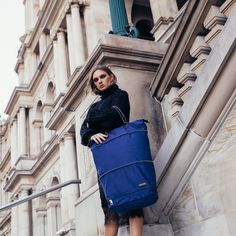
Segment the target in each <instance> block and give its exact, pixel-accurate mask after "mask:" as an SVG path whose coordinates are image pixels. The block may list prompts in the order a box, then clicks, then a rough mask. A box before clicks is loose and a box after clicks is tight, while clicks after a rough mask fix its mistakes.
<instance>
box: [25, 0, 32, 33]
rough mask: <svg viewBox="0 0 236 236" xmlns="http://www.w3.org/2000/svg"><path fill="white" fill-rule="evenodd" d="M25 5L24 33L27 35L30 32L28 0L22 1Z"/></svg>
mask: <svg viewBox="0 0 236 236" xmlns="http://www.w3.org/2000/svg"><path fill="white" fill-rule="evenodd" d="M24 5H25V31H26V33H29V32H30V30H31V20H30V18H31V17H30V0H24Z"/></svg>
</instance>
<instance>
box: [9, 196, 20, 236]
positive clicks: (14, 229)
mask: <svg viewBox="0 0 236 236" xmlns="http://www.w3.org/2000/svg"><path fill="white" fill-rule="evenodd" d="M16 200H17V199H13V201H16ZM18 207H19V206H15V207H13V208H12V209H11V236H18V235H19V234H18V224H17V222H18Z"/></svg>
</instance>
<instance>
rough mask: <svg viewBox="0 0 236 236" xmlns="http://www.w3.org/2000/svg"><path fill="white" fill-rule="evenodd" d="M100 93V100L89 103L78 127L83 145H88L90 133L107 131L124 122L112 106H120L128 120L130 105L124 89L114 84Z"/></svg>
mask: <svg viewBox="0 0 236 236" xmlns="http://www.w3.org/2000/svg"><path fill="white" fill-rule="evenodd" d="M100 95H101V100H100V101H98V102H96V103H94V104H92V105H91V107H90V109H89V111H88V113H87V116H86V118H85V120H84V122H83V124H82V126H81V129H80V135H81V143H82V144H83V145H85V146H86V145H88V143H89V139H90V137H91V136H92V135H94V134H96V133H106V132H109V131H110V130H112V129H114V128H116V127H118V126H121V125H122V124H124V123H123V121H122V119H121V118H120V115H119V114H118V112H117V111H116V110H115V109H114V108H112V107H113V106H117V107H118V108H120V110H121V111H122V112H123V113H124V115H125V117H126V119H127V121H129V113H130V105H129V97H128V93H127V92H126V91H124V90H121V89H119V87H118V86H117V85H116V84H114V85H112V86H111V87H109V88H108V89H106V90H105V91H102V92H101V94H100Z"/></svg>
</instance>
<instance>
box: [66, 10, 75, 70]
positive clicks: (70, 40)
mask: <svg viewBox="0 0 236 236" xmlns="http://www.w3.org/2000/svg"><path fill="white" fill-rule="evenodd" d="M71 18H72V17H71V14H66V26H67V37H68V51H69V61H70V72H71V74H73V72H74V70H75V68H76V64H75V49H74V40H73V34H72V19H71Z"/></svg>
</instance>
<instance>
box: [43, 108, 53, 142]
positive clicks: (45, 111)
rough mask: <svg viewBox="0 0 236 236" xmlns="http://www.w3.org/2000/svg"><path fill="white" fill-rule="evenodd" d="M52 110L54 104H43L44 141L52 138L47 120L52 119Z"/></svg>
mask: <svg viewBox="0 0 236 236" xmlns="http://www.w3.org/2000/svg"><path fill="white" fill-rule="evenodd" d="M51 110H52V106H51V105H44V106H43V124H44V125H43V134H44V142H47V141H49V139H50V138H51V130H49V129H48V128H47V127H46V124H47V122H48V121H49V119H50V112H51Z"/></svg>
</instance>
